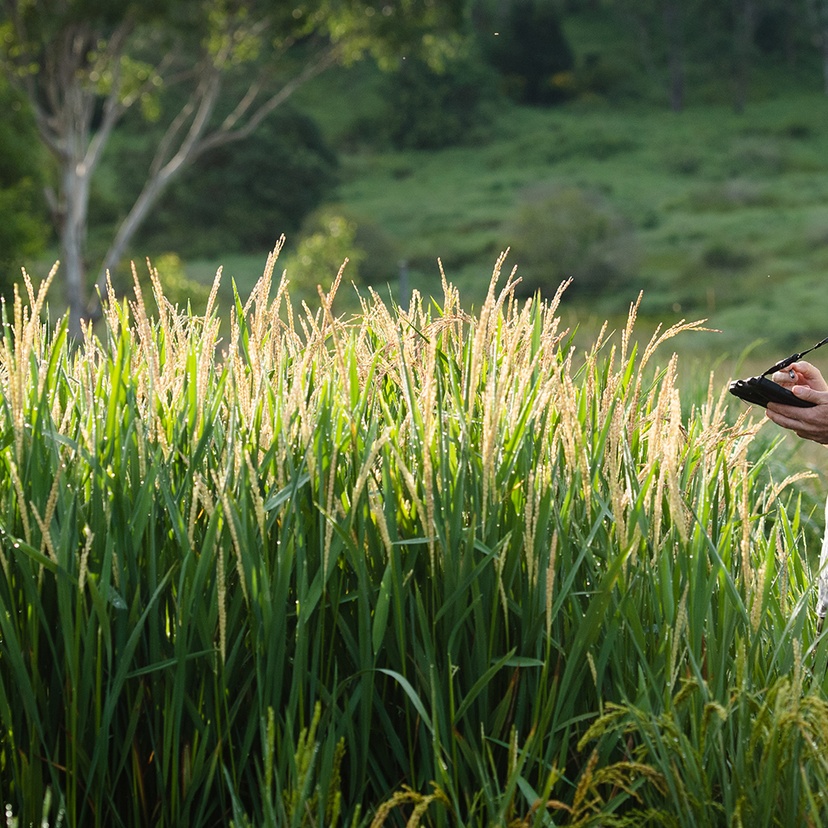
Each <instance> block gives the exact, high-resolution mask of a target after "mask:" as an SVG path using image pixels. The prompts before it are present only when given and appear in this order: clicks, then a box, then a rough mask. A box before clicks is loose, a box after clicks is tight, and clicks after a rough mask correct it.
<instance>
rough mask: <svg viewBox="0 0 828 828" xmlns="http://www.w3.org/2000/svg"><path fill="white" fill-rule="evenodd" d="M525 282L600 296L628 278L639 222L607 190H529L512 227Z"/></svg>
mask: <svg viewBox="0 0 828 828" xmlns="http://www.w3.org/2000/svg"><path fill="white" fill-rule="evenodd" d="M506 238H507V243H508V244H509V245H510V246H511V248H512V250H513V253H514V261H515V262H516V263H517V265H518V267H519V272H520V274H521V277H522V279H523V284H522V285H521V286H520V288H519V290H520V291H521V293H532V292H534V291H536V290H541V291H543V292H545V293H549V292H550V291H551V292H554V291H555V289H556V288H557V286H558V285H559V284H560V283H561V282H562V281H563V280H564V279H568V278H572V280H573V281H572V288H571V289H572V291H573V292H574V293H575V294H578V295H581V296H595V295H598V294H601V293H605V292H608V291H611V290H614V289H616V288H618V287H619V286H621V285H623V284H625V282H627V280H628V279H629V278H630V276H631V275H632V274H633V273H634V271H635V267H636V264H637V258H638V254H637V245H636V241H635V235H634V231H633V228H632V226H631V224H630V222H628V221H627V220H626V219H625V218H624V216H622V215H621V213H619V212H618V211H617V210H616V209H615V208H614V207H613V206H612V205H611V204H610V203H609V202H608V201H607V200H606V199H605V198H604V197H603V196H601V195H600V194H599V193H597V192H595V191H591V190H583V189H580V188H578V187H565V186H561V187H540V188H534V189H530V190H528V191H526V192H525V193H524V195H523V203H522V204H521V205H520V206H519V207H518V209H517V214H516V217H515V219H514V221H513V222H512V223H511V224H510V225H509V226H508V229H507V237H506Z"/></svg>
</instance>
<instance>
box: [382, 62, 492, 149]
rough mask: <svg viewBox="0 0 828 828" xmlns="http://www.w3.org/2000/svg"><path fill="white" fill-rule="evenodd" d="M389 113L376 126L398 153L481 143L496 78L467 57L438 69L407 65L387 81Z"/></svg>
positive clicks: (421, 63)
mask: <svg viewBox="0 0 828 828" xmlns="http://www.w3.org/2000/svg"><path fill="white" fill-rule="evenodd" d="M383 89H384V93H385V94H384V96H383V97H384V100H385V102H386V107H387V111H386V112H385V113H383V115H382V117H381V118H380V119H378V123H376V124H375V125H374V132H375V135H376V136H377V137H379V138H380V139H382V138H383V137H386V138H387V140H389V141H390V143H391V145H392V146H394V147H396V148H397V149H432V150H433V149H439V148H441V147H447V146H452V145H456V144H465V143H469V142H470V141H471V140H473V139H474V138H479V137H480V134H481V132H482V131H483V127H484V125H485V124H486V122H487V118H488V116H489V115H490V112H488V109H487V104H492V105H493V104H494V100H495V97H496V86H495V80H494V75H493V74H492V73H491V72H490V71H488V70H487V68H486V67H485V65H484V64H482V63H481V62H480V60H479V58H476V57H469V56H465V57H463V58H456V59H453V60H451V61H448V62H445V63H444V64H443V65H442V66H441V67H440V68H439V69H434V68H432V67H430V66H429V65H428V64H427V63H426V62H425V61H423V60H418V59H416V58H411V59H406V60H405V61H403V62H402V63H401V65H400V66H399V68H398V69H397V70H396V71H394V72H390V73H389V74H388V75H387V76H386V77H385V79H384V83H383Z"/></svg>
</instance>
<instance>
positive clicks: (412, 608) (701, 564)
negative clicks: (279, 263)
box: [0, 249, 828, 828]
mask: <svg viewBox="0 0 828 828" xmlns="http://www.w3.org/2000/svg"><path fill="white" fill-rule="evenodd" d="M277 255H278V249H277V250H276V251H274V254H273V255H272V256H271V257H270V259H269V260H268V263H267V266H266V269H265V272H264V275H263V277H262V279H261V280H260V282H259V283H258V285H257V286H256V288H255V289H254V291H253V292H252V294H251V295H250V297H249V298H248V299H247V300H246V301H244V302H243V301H242V299H241V298H240V297H239V296H238V295H236V301H235V306H234V307H233V308H232V309H231V310H230V313H229V317H230V321H229V336H228V337H227V338H226V339H224V340H222V339H220V331H221V314H220V311H219V309H218V308H217V306H216V295H217V291H218V285H219V279H220V275H221V274H220V272H219V274H217V277H216V282H215V284H214V286H213V291H212V293H211V296H210V299H209V301H208V305H207V309H206V312H205V314H204V315H203V316H196V315H194V314H193V313H192V312H190V311H189V310H182V309H180V308H178V307H173V306H171V305H170V303H169V302H168V301H167V300H166V298H165V297H164V295H163V291H162V289H161V287H160V282H159V279H158V276H157V273H155V272H154V271H151V274H152V284H153V296H152V301H153V303H154V307H153V308H152V309H151V307H150V305H149V303H148V301H147V299H145V297H144V295H143V293H142V291H141V288H140V283H139V280H138V279H137V276H136V279H135V296H134V298H133V299H132V300H126V299H124V300H121V301H112V302H110V304H109V305H108V307H107V309H106V313H105V318H104V320H103V322H102V325H101V327H100V329H93V328H91V327H90V328H88V329H87V330H86V331H85V334H84V336H83V339H82V341H79V342H70V341H69V339H68V337H67V326H66V321H65V319H64V320H62V321H60V322H58V323H57V324H55V325H54V326H52V325H50V324H49V323H45V322H43V321H42V317H43V309H44V306H45V303H46V301H47V296H48V281H47V282H46V283H44V285H42V286H41V287H40V288H39V289H38V290H37V291H35V289H34V288H33V286H32V285H31V284H30V283H29V282H28V280H26V282H25V289H26V290H25V293H26V295H25V296H18V297H16V299H15V302H14V305H13V307H10V308H5V309H4V315H3V329H2V339H0V553H1V554H0V605H1V607H2V612H0V725H1V726H0V798H2V801H3V802H4V803H8V813H9V814H14V815H17V816H15V818H17V819H19V820H20V823H21V824H29V823H33V824H34V823H37V822H39V821H43V820H49V819H54V818H56V815H57V811H55V806H54V805H53V806H52V809H51V811H52V812H50V809H49V808H44V805H43V803H44V799H45V801H46V802H47V803H48V802H52V803H57V802H60V806H61V812H60V819H61V820H62V823H63V824H65V825H67V826H84V828H85V826H150V825H152V826H181V825H191V826H219V825H228V824H230V823H231V821H232V822H233V824H235V825H237V826H242V825H244V826H268V825H280V826H281V825H291V826H311V825H313V826H322V825H326V826H328V825H346V824H348V825H360V824H364V825H374V826H377V828H378V826H380V825H397V824H404V823H405V824H408V825H411V826H414V825H417V824H422V825H434V826H447V825H481V826H483V825H486V826H489V825H503V826H518V825H520V826H524V825H525V826H530V825H532V826H534V825H538V826H540V825H549V826H554V825H568V826H573V825H603V826H608V825H643V824H658V825H689V824H710V825H716V824H722V825H725V824H728V825H730V824H745V825H747V824H750V825H754V824H767V825H803V824H809V821H810V823H812V824H815V825H816V824H820V821H821V820H823V819H825V818H828V805H826V803H825V801H824V799H825V798H824V794H823V791H825V790H826V789H828V788H827V787H826V783H828V767H826V763H825V760H824V759H823V758H821V757H822V751H821V750H820V749H819V748H820V744H821V741H822V740H823V738H824V737H826V736H828V733H825V726H824V721H825V720H826V719H825V712H828V711H826V708H825V705H826V703H827V702H826V698H825V688H824V681H823V677H824V675H825V667H826V661H828V646H826V645H825V643H824V642H823V641H822V640H821V639H819V638H818V637H817V635H816V631H815V628H814V623H813V618H812V616H811V613H810V611H809V608H810V605H811V602H812V588H811V580H812V574H811V572H810V568H809V565H808V559H807V555H806V554H805V548H806V546H807V544H806V532H805V531H804V526H805V523H806V521H805V518H808V517H809V514H808V507H807V506H804V505H803V501H802V498H801V497H800V496H799V495H798V493H797V490H796V486H795V484H796V483H797V481H798V480H799V478H800V475H799V474H797V473H796V471H794V472H793V473H791V474H790V475H788V476H783V478H782V479H777V477H778V473H777V472H776V466H775V465H772V464H771V463H770V462H769V458H770V457H771V455H772V453H773V450H774V445H773V443H772V442H769V441H768V440H767V439H765V438H763V437H762V435H761V431H760V423H759V422H758V421H756V422H754V421H752V420H750V419H748V418H747V417H746V416H741V417H739V418H735V417H734V415H733V413H732V411H731V410H730V409H729V408H728V405H727V403H726V401H725V400H724V398H723V395H722V394H720V393H719V391H718V390H717V389H715V388H711V389H710V392H709V394H708V396H707V398H706V399H703V400H694V401H692V402H691V403H690V405H689V406H688V404H687V401H685V409H686V410H690V412H691V413H690V414H689V416H687V415H682V410H683V409H682V400H681V394H680V390H679V388H680V384H679V364H678V360H677V358H676V357H675V356H674V355H672V356H671V355H666V359H664V360H662V355H663V354H664V353H665V348H666V346H667V343H668V342H669V341H670V340H671V339H672V338H673V337H675V336H679V335H681V336H690V335H692V333H693V331H694V330H696V329H699V328H701V327H702V325H701V323H697V322H691V323H684V322H682V323H680V324H678V325H675V326H673V327H670V328H668V329H666V330H661V329H659V330H658V331H657V332H656V334H655V335H654V336H653V338H652V339H651V340H650V341H649V342H645V343H641V344H640V345H639V344H636V339H635V333H634V329H635V317H636V311H637V306H633V307H632V308H631V310H630V317H629V322H628V325H627V327H626V328H625V329H624V330H623V331H620V332H618V333H617V334H616V333H611V332H609V331H607V330H604V331H602V332H601V334H600V335H599V336H598V337H597V339H596V341H595V343H594V345H593V346H592V347H591V348H590V349H589V350H588V351H587V352H586V353H576V351H575V350H574V348H573V347H572V346H571V341H572V340H571V337H570V335H569V332H567V331H564V330H562V329H561V324H560V319H559V317H558V315H557V310H558V307H559V302H560V301H561V300H562V296H563V287H564V286H562V289H561V291H559V293H558V295H557V296H556V297H555V299H554V300H553V301H551V302H540V301H537V300H530V301H525V302H520V301H518V300H516V298H515V296H514V291H513V288H514V280H513V278H512V277H508V278H506V279H505V280H503V281H504V284H502V286H501V285H500V282H501V280H502V276H501V274H500V263H498V266H497V267H496V268H495V272H494V275H493V277H492V280H491V283H490V287H489V292H488V296H487V299H486V301H485V303H484V304H483V305H482V306H481V308H480V310H479V312H477V313H476V314H474V315H472V314H469V313H467V312H466V311H464V310H463V309H462V306H461V303H460V298H459V296H458V294H457V291H456V290H455V289H454V288H453V287H452V286H451V285H450V284H449V283H448V282H447V281H446V280H445V278H444V281H443V294H444V296H443V300H442V302H440V303H437V302H426V301H425V300H424V299H423V298H422V297H420V296H417V295H415V296H414V298H413V300H412V302H411V305H410V308H409V309H408V310H407V311H403V310H402V309H400V308H396V307H389V306H388V305H387V304H385V303H384V302H383V301H381V300H380V298H379V297H378V296H377V295H375V294H373V293H370V292H369V294H368V295H367V296H365V297H363V299H362V306H361V312H360V313H359V314H358V315H357V316H356V317H355V318H339V317H337V316H335V315H334V310H333V299H334V296H335V293H336V290H337V288H338V284H339V278H338V279H337V280H336V282H335V283H334V285H333V287H332V289H331V291H330V293H325V292H323V291H320V299H319V304H318V307H317V308H316V309H312V308H310V307H308V306H302V307H301V308H296V307H294V306H293V304H292V303H291V300H290V295H289V290H288V283H287V280H286V279H284V278H283V279H282V280H281V281H280V282H279V283H278V284H277V285H276V286H275V288H274V285H273V281H274V280H273V272H274V268H275V264H276V256H277ZM340 278H341V274H340ZM47 792H51V793H50V794H49V796H50V797H51V799H50V798H49V797H47Z"/></svg>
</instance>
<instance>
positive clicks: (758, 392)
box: [729, 337, 828, 408]
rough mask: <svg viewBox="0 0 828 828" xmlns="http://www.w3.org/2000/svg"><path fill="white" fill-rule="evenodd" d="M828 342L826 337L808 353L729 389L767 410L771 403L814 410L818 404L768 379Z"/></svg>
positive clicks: (781, 363)
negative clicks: (770, 375)
mask: <svg viewBox="0 0 828 828" xmlns="http://www.w3.org/2000/svg"><path fill="white" fill-rule="evenodd" d="M826 342H828V337H825V339H823V340H822V341H820V342H817V344H816V345H814V346H813V348H808V350H807V351H802V353H799V354H791V356H789V357H786V358H785V359H782V360H780V361H779V362H777V363H776V364H774V365H771V367H770V368H768V370H767V371H765V372H764V373H762V374H760V375H759V376H757V377H749V378H748V379H740V380H735V381H734V382H731V383H730V389H729V390H730V393H731V394H733V395H734V396H735V397H738V398H739V399H740V400H744V401H745V402H748V403H752V404H753V405H761V406H762V407H763V408H767V405H768V403H770V402H775V403H781V404H782V405H794V406H796V407H797V408H812V407H813V406H814V405H816V403H813V402H810V401H809V400H803V399H800V398H799V397H797V396H796V395H795V394H794V393H793V392H792V391H790V390H789V389H788V388H785V387H784V386H782V385H779V383H777V382H774V381H773V380H770V379H768V375H769V374H773V373H774V372H775V371H781V370H782V369H783V368H787V367H788V366H789V365H792V364H793V363H794V362H796V361H797V360H798V359H800V358H801V357H803V356H805V354H809V353H811V351H815V350H816V349H817V348H821V347H822V346H823V345H825V343H826Z"/></svg>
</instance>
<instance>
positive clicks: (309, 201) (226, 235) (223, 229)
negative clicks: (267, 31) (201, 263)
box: [98, 107, 338, 258]
mask: <svg viewBox="0 0 828 828" xmlns="http://www.w3.org/2000/svg"><path fill="white" fill-rule="evenodd" d="M133 152H135V150H134V149H133ZM136 154H138V157H139V158H140V154H139V153H136ZM133 166H138V167H140V165H137V164H129V165H125V169H126V168H131V167H133ZM337 175H338V162H337V159H336V155H335V154H334V152H333V150H332V149H331V148H330V147H328V146H327V144H326V143H325V141H324V140H323V138H322V135H321V133H320V132H319V130H318V128H317V127H316V125H315V123H314V122H313V121H312V120H311V119H310V118H308V117H307V116H306V115H303V114H301V113H300V112H298V111H297V110H295V109H292V108H289V107H285V108H283V109H278V110H276V112H274V113H273V114H272V115H271V116H270V117H269V118H268V119H267V120H266V121H265V122H264V123H263V124H261V126H260V127H259V128H258V129H257V130H256V131H255V132H254V134H253V135H252V136H250V137H249V138H247V139H246V140H245V141H242V142H238V143H233V144H230V145H227V146H224V147H218V148H216V149H214V150H212V151H210V152H209V153H206V154H205V155H204V156H203V157H202V158H201V159H199V162H198V163H197V165H196V166H194V167H191V168H190V169H188V170H187V171H186V172H184V173H183V174H182V175H181V177H180V178H179V179H177V180H176V181H175V182H174V183H173V184H172V185H171V186H170V189H169V190H168V191H167V193H166V194H165V195H164V196H163V198H162V200H161V202H160V203H159V205H158V206H157V208H156V209H155V210H154V211H153V213H152V215H151V216H150V217H149V218H148V219H147V222H146V224H145V226H144V227H143V228H142V230H141V233H140V244H141V247H142V249H145V248H149V249H155V250H175V251H176V252H177V253H178V254H179V255H181V256H183V257H185V258H187V257H214V256H217V255H219V254H220V253H228V252H236V251H250V250H254V251H255V250H263V251H264V250H270V249H271V248H272V247H273V245H274V243H275V242H276V240H277V239H278V238H279V237H280V236H281V235H282V234H283V233H285V234H289V233H291V232H295V231H297V230H298V229H299V227H300V226H301V224H302V221H303V219H304V218H305V216H307V215H308V214H309V213H311V212H312V211H313V210H315V209H316V208H317V207H318V206H319V205H320V204H321V202H322V200H323V199H324V198H325V197H326V196H327V195H328V194H329V193H330V192H331V190H332V188H333V186H334V184H335V183H336V181H337ZM122 186H124V187H128V183H124V184H123V185H122ZM98 209H99V208H98ZM110 209H112V205H110ZM182 216H187V221H182V220H181V217H182ZM101 218H102V219H103V218H106V216H102V217H101Z"/></svg>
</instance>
